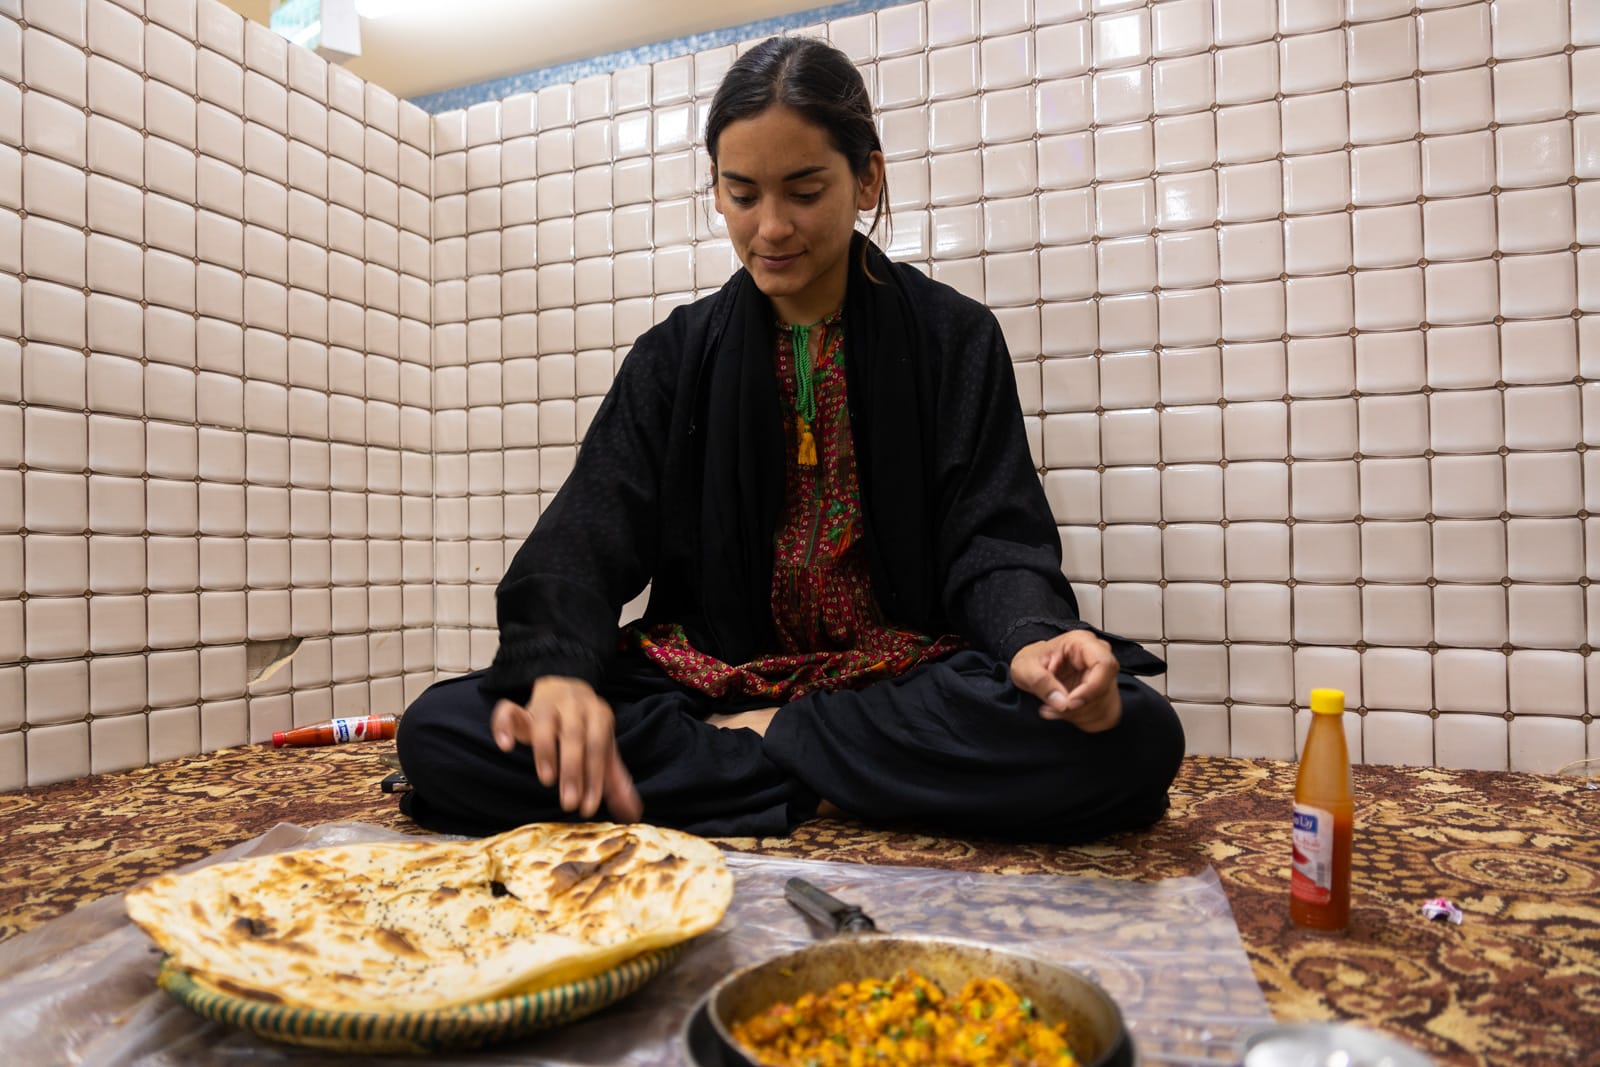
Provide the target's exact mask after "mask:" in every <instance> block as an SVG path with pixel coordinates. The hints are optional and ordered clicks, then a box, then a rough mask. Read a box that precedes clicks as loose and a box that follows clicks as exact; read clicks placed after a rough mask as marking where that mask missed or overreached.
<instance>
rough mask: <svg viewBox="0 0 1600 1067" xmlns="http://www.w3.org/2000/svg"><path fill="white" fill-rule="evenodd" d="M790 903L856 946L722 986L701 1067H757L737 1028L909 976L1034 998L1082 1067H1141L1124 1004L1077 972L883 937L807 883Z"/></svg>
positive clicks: (777, 963)
mask: <svg viewBox="0 0 1600 1067" xmlns="http://www.w3.org/2000/svg"><path fill="white" fill-rule="evenodd" d="M795 883H799V885H796V884H795ZM785 895H786V896H787V897H788V898H789V901H790V902H791V903H793V904H795V905H796V906H797V907H799V908H800V909H801V910H802V911H804V912H806V914H807V915H809V916H811V917H813V918H815V919H818V920H819V921H821V922H822V923H823V924H824V925H825V927H831V929H832V930H833V931H834V932H839V933H852V934H854V935H855V936H849V937H838V938H833V939H830V940H824V941H820V942H818V943H816V944H814V945H808V946H806V947H805V948H802V949H798V950H795V951H793V952H788V953H785V954H783V955H781V956H777V957H775V958H773V959H769V960H766V961H764V962H761V963H758V964H754V965H753V966H750V967H745V968H743V969H741V970H738V971H734V972H733V973H732V974H729V975H728V976H727V977H725V978H723V979H722V980H721V981H719V982H718V983H717V984H716V985H715V986H713V987H712V988H711V991H710V992H709V993H707V994H706V995H705V997H703V998H702V999H701V1001H700V1002H699V1004H697V1005H696V1007H695V1010H694V1012H693V1013H691V1015H690V1017H689V1020H688V1022H687V1023H686V1024H685V1026H684V1029H683V1035H682V1039H683V1045H684V1052H685V1054H686V1056H687V1057H688V1060H689V1062H690V1063H691V1064H694V1065H695V1067H759V1061H757V1060H755V1059H752V1058H751V1057H749V1056H748V1055H747V1054H746V1053H745V1052H744V1050H743V1048H742V1047H741V1046H740V1045H739V1044H738V1042H736V1041H735V1040H734V1039H733V1034H732V1026H733V1023H734V1022H736V1021H738V1020H740V1019H746V1018H749V1017H750V1016H752V1015H754V1014H756V1013H757V1012H760V1011H763V1010H765V1009H766V1008H768V1007H770V1006H771V1005H772V1004H774V1003H777V1002H778V1001H792V1000H794V999H795V998H796V997H798V996H800V995H801V994H803V993H808V992H820V991H822V990H825V989H830V988H832V987H833V986H835V985H837V984H838V983H840V982H844V981H856V980H859V979H861V978H864V977H878V978H886V977H888V976H889V975H891V974H894V973H896V972H898V971H900V970H902V969H904V968H906V967H911V968H914V969H915V970H917V971H918V972H919V973H921V974H922V975H923V976H925V977H927V978H929V979H930V980H932V981H934V982H937V983H938V984H939V985H940V986H941V987H943V988H944V989H947V990H951V991H954V990H957V989H960V988H961V986H962V985H963V984H964V983H966V981H967V980H968V979H970V978H977V977H983V976H992V977H998V978H1001V979H1003V980H1004V981H1005V982H1006V983H1007V984H1008V985H1010V986H1011V987H1012V988H1013V989H1016V990H1017V991H1018V992H1019V993H1021V994H1022V995H1024V996H1026V997H1029V998H1031V999H1032V1000H1033V1002H1034V1004H1035V1005H1037V1006H1038V1009H1039V1015H1040V1017H1041V1018H1043V1019H1047V1020H1049V1021H1051V1022H1066V1023H1067V1026H1068V1032H1069V1033H1070V1034H1071V1044H1072V1049H1073V1052H1074V1053H1076V1054H1077V1057H1078V1060H1079V1062H1080V1063H1081V1064H1083V1065H1084V1067H1132V1065H1133V1064H1135V1063H1136V1062H1137V1059H1136V1055H1135V1052H1134V1047H1133V1041H1132V1039H1131V1038H1130V1037H1129V1035H1128V1031H1127V1027H1126V1026H1124V1025H1123V1021H1122V1013H1121V1011H1119V1010H1118V1008H1117V1005H1116V1003H1115V1002H1114V1001H1113V1000H1112V999H1111V998H1110V997H1109V996H1107V995H1106V993H1105V991H1104V990H1103V989H1101V988H1100V987H1099V986H1098V985H1096V984H1095V983H1094V982H1093V981H1091V980H1090V979H1088V978H1086V977H1085V976H1083V975H1081V974H1079V973H1077V972H1076V971H1073V970H1070V969H1068V968H1066V967H1061V966H1057V965H1056V964H1052V963H1045V962H1044V961H1042V960H1037V959H1033V958H1031V957H1028V956H1021V955H1018V954H1016V953H1012V952H1005V951H1002V950H1000V949H997V948H993V947H992V946H989V945H984V944H980V943H978V942H974V941H961V940H957V939H954V938H941V937H898V936H889V935H885V934H879V933H877V932H876V929H875V927H874V926H873V924H872V920H871V919H869V918H867V916H866V915H865V914H864V913H863V912H862V911H861V909H859V908H855V907H851V906H850V905H847V904H844V903H843V902H841V901H839V900H836V899H835V898H833V897H831V896H829V895H828V894H826V893H824V892H822V891H821V890H820V889H817V888H816V887H815V886H812V885H810V884H809V883H807V882H804V881H803V880H802V879H798V878H794V879H790V882H789V885H788V886H787V887H786V888H785Z"/></svg>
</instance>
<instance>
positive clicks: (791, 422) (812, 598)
mask: <svg viewBox="0 0 1600 1067" xmlns="http://www.w3.org/2000/svg"><path fill="white" fill-rule="evenodd" d="M840 319H841V315H840V313H839V312H837V311H836V312H834V313H833V314H832V315H831V316H829V317H828V318H827V319H825V320H824V321H823V322H822V324H821V325H820V326H817V327H813V330H814V331H815V332H816V333H818V334H820V337H819V339H818V343H817V351H818V355H817V357H816V360H815V361H814V365H813V368H812V389H813V391H814V393H815V396H816V404H817V421H816V423H815V425H813V426H812V432H813V434H814V436H815V438H816V446H817V465H816V466H814V467H807V466H801V465H800V463H799V461H798V459H797V454H798V443H799V425H798V418H797V417H796V416H795V415H794V414H793V412H794V399H795V381H794V351H793V348H792V346H791V341H790V330H789V328H788V327H787V326H780V327H779V329H778V331H777V334H778V339H777V370H778V382H779V385H780V388H781V391H782V395H783V401H784V406H785V410H786V411H788V412H789V415H788V417H787V420H786V421H787V422H788V432H787V433H786V434H785V437H786V443H785V448H784V453H785V458H784V481H785V493H784V504H783V513H782V515H781V516H780V517H779V520H778V530H777V534H776V536H775V543H774V545H773V573H772V618H773V622H774V623H775V624H776V628H777V633H778V648H777V650H776V651H775V652H774V653H773V654H772V655H768V656H763V657H761V658H759V659H756V660H752V661H751V662H749V663H744V664H740V665H738V666H734V665H730V664H727V663H723V662H722V661H721V660H719V659H716V658H715V657H713V656H709V655H706V654H705V653H704V652H701V651H700V650H699V649H696V648H695V647H694V646H693V645H691V644H690V643H689V640H688V638H687V637H686V636H685V635H684V632H683V627H681V626H679V625H676V624H664V625H658V626H653V627H651V628H650V629H649V630H645V631H640V630H634V631H631V635H632V636H633V637H634V638H635V639H636V640H637V641H638V642H639V644H640V647H642V648H643V649H644V651H645V654H646V655H648V656H649V657H650V659H652V660H653V661H655V662H656V663H657V664H659V665H660V666H661V668H662V669H663V670H664V671H666V673H667V674H668V676H669V677H671V678H672V679H673V680H675V681H677V682H681V683H682V684H684V685H687V686H689V687H691V688H693V689H698V690H700V691H701V692H704V693H709V694H711V695H712V696H715V697H764V698H767V699H770V700H771V701H773V703H775V704H778V703H785V702H787V701H791V700H795V699H797V698H798V697H801V696H804V695H805V694H806V693H810V692H813V691H816V690H826V689H860V688H862V687H864V686H866V685H868V684H870V683H872V682H874V681H878V680H879V679H883V678H893V677H896V676H898V675H901V674H904V673H905V672H906V671H908V670H910V669H911V668H913V667H915V666H917V664H919V663H922V662H924V661H927V660H933V659H937V658H939V657H940V656H944V655H947V654H949V653H950V652H953V651H955V650H956V649H958V648H961V647H962V642H961V640H960V639H959V638H956V637H952V636H945V637H941V638H939V639H938V640H937V641H935V640H932V639H931V638H929V637H926V636H924V635H922V634H917V633H912V632H910V631H906V630H897V629H894V628H893V627H891V626H887V625H885V624H884V622H883V619H882V617H881V615H880V614H879V611H878V605H877V601H876V600H874V599H873V596H872V583H871V577H870V575H869V573H868V569H867V556H866V552H865V551H864V548H863V543H862V540H861V493H860V487H859V485H858V484H857V481H856V459H855V451H854V448H853V446H852V439H851V435H850V414H849V409H848V407H847V405H846V403H845V372H844V356H843V352H842V347H843V344H844V329H843V326H842V324H841V321H840Z"/></svg>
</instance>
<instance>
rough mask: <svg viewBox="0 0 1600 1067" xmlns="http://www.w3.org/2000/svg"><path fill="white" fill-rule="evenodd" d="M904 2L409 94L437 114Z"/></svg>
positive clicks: (875, 1)
mask: <svg viewBox="0 0 1600 1067" xmlns="http://www.w3.org/2000/svg"><path fill="white" fill-rule="evenodd" d="M905 2H906V0H845V2H843V3H838V4H828V5H827V6H826V7H814V8H811V9H809V10H806V11H796V12H794V13H793V14H789V15H777V16H774V17H773V18H769V19H761V20H759V21H757V22H747V23H745V24H744V25H742V26H729V27H728V28H727V29H722V30H707V31H706V32H705V33H695V34H691V35H689V36H688V37H678V38H675V39H673V40H670V41H657V42H655V43H653V44H646V45H640V46H639V47H637V48H627V49H624V50H622V51H620V52H610V53H608V54H606V55H603V56H592V57H590V58H589V59H578V60H574V61H573V62H571V63H562V64H560V65H559V66H554V67H541V68H540V69H538V70H530V71H528V72H527V73H526V74H512V75H510V76H508V77H505V78H495V79H492V80H490V81H484V82H478V83H476V84H475V85H463V86H461V87H459V88H456V89H444V90H441V91H440V92H437V93H428V94H426V95H423V96H413V97H411V98H410V100H411V103H413V104H415V105H417V106H418V107H420V108H421V109H422V110H424V111H427V112H430V113H432V114H435V115H437V114H440V113H442V112H445V111H455V110H456V109H457V108H464V107H471V106H472V105H473V104H481V103H483V102H484V101H486V100H504V99H505V98H506V97H508V96H516V95H517V94H518V93H530V92H533V91H534V90H536V89H543V88H544V87H545V86H547V85H566V84H569V83H571V82H575V81H579V80H580V79H583V78H587V77H589V76H590V75H592V74H610V73H611V72H612V71H614V70H621V69H623V68H625V67H636V66H639V65H640V64H644V63H655V62H658V61H660V60H663V59H674V58H676V57H678V56H685V55H690V54H692V53H695V52H703V51H705V50H706V49H708V48H720V47H721V46H723V45H725V44H737V43H738V42H740V41H748V40H751V39H753V38H757V37H771V36H774V35H775V34H780V33H783V32H784V31H786V30H792V29H794V28H795V27H797V26H810V25H813V24H814V23H818V22H826V21H828V20H829V19H840V18H847V17H849V16H850V15H860V14H862V13H864V12H867V11H876V10H878V9H879V8H883V7H895V6H897V5H899V4H903V3H905Z"/></svg>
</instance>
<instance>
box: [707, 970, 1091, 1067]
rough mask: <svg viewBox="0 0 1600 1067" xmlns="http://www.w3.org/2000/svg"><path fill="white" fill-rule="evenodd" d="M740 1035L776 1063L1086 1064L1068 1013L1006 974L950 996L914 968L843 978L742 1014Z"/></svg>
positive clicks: (809, 1066) (858, 1066) (895, 1066)
mask: <svg viewBox="0 0 1600 1067" xmlns="http://www.w3.org/2000/svg"><path fill="white" fill-rule="evenodd" d="M733 1036H734V1038H735V1039H736V1040H737V1041H738V1042H739V1043H740V1044H741V1045H743V1046H744V1048H745V1050H746V1051H747V1052H748V1053H749V1054H751V1055H753V1056H754V1057H755V1058H756V1059H757V1060H759V1061H760V1062H761V1063H763V1064H766V1065H768V1067H899V1065H906V1067H911V1065H930V1067H968V1065H972V1067H977V1065H989V1067H1078V1059H1077V1057H1076V1056H1074V1055H1073V1053H1072V1049H1071V1048H1070V1047H1069V1046H1068V1044H1067V1026H1066V1024H1065V1023H1055V1024H1053V1025H1052V1024H1049V1023H1044V1022H1040V1021H1039V1018H1038V1013H1037V1011H1036V1010H1035V1008H1034V1005H1033V1002H1032V1001H1031V1000H1029V999H1028V998H1027V997H1024V996H1020V995H1019V994H1018V993H1017V992H1016V991H1015V990H1013V989H1012V988H1011V987H1010V986H1009V985H1007V984H1006V983H1005V982H1004V981H1002V980H1000V979H999V978H974V979H972V980H971V981H969V982H967V984H966V985H965V986H963V987H962V989H961V992H960V993H959V994H958V995H956V996H954V997H952V996H947V995H946V994H945V992H944V990H942V989H940V988H939V986H938V985H936V984H935V983H933V982H930V981H929V980H928V979H926V978H924V977H922V976H921V975H920V974H918V973H916V972H915V971H913V970H904V971H901V972H900V973H899V974H896V975H895V976H894V977H892V978H890V979H888V980H887V981H880V980H877V979H872V978H868V979H863V980H862V981H859V982H841V983H839V984H838V985H836V986H834V987H833V988H832V989H830V990H828V991H826V992H824V993H820V994H819V993H806V994H804V995H802V996H801V997H800V998H799V999H797V1000H795V1001H794V1003H792V1004H791V1003H780V1004H774V1005H773V1006H772V1007H770V1008H768V1009H766V1010H765V1011H763V1012H761V1013H759V1014H757V1015H753V1016H751V1017H750V1018H748V1019H745V1020H743V1021H741V1022H738V1023H735V1024H734V1026H733Z"/></svg>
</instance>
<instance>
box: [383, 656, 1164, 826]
mask: <svg viewBox="0 0 1600 1067" xmlns="http://www.w3.org/2000/svg"><path fill="white" fill-rule="evenodd" d="M481 679H482V673H481V672H479V673H474V674H468V675H463V676H461V677H459V678H452V679H448V680H446V681H443V682H439V683H437V684H435V685H433V686H432V687H430V688H429V689H427V690H426V691H425V692H423V693H422V695H421V696H419V697H418V698H417V699H416V701H415V702H414V703H413V704H412V705H411V707H410V708H409V709H407V711H406V713H405V715H404V717H403V718H402V719H401V722H400V728H399V734H398V736H397V739H396V743H397V746H398V749H399V755H400V762H401V766H402V767H403V768H404V770H405V774H406V777H407V779H408V780H409V781H410V783H411V786H412V791H411V792H410V793H407V794H404V795H403V797H402V800H401V805H402V808H403V809H404V810H405V811H406V812H407V813H408V814H410V815H411V817H412V818H414V819H415V820H416V821H417V822H418V823H420V824H422V825H423V826H425V827H427V828H428V829H430V830H435V831H438V832H441V833H457V834H471V835H483V834H489V833H495V832H497V831H500V830H505V829H509V828H511V827H513V826H520V825H522V824H523V823H528V822H541V821H557V820H570V819H572V818H574V816H573V815H571V814H568V813H564V812H562V811H561V807H560V804H559V803H558V801H557V798H556V794H555V790H553V789H549V788H546V787H544V786H542V785H540V784H539V779H538V777H537V775H536V774H535V773H534V767H533V756H532V752H531V751H530V750H529V749H528V748H527V747H526V746H523V745H519V746H517V748H516V749H515V750H513V751H511V752H502V751H500V749H499V748H498V747H496V746H495V744H494V741H493V739H492V737H491V736H490V733H489V716H490V712H491V711H492V710H493V708H494V704H495V698H494V697H493V696H492V695H491V694H489V693H488V692H486V691H485V690H484V689H483V688H482V686H481V684H480V682H481ZM1117 684H1118V686H1119V687H1120V690H1121V695H1122V721H1121V722H1120V723H1119V724H1118V725H1117V726H1116V727H1114V728H1112V729H1110V730H1106V731H1104V732H1101V733H1085V732H1083V731H1082V730H1079V729H1078V728H1077V727H1076V726H1072V725H1070V724H1068V723H1064V722H1055V721H1050V720H1046V719H1042V718H1040V717H1039V702H1038V700H1036V699H1035V698H1034V697H1032V696H1029V695H1028V694H1025V693H1022V692H1019V691H1018V690H1017V689H1016V688H1015V687H1014V686H1013V685H1012V684H1011V681H1010V672H1009V670H1008V668H1007V666H1006V665H1005V664H1003V663H1000V662H998V661H996V660H995V659H993V658H992V657H990V656H987V655H985V654H983V653H980V652H974V651H963V652H958V653H956V654H954V655H952V656H949V657H947V658H945V659H943V660H940V661H939V662H936V663H931V664H924V665H923V666H921V667H918V668H916V669H915V670H912V671H910V672H908V673H907V674H905V675H903V676H901V677H899V678H895V679H890V680H887V681H883V682H879V683H877V684H875V685H872V686H870V687H868V688H866V689H862V690H860V691H846V692H837V693H813V694H811V695H810V696H806V697H802V698H801V699H799V700H796V701H794V702H793V703H790V704H787V705H785V706H784V707H783V708H782V709H781V710H780V711H779V712H778V714H777V716H776V717H775V718H774V719H773V721H772V724H771V726H770V727H769V728H768V730H767V733H766V736H765V737H764V738H763V737H762V736H760V735H758V734H757V733H755V731H753V730H727V729H721V728H719V727H715V726H711V725H709V724H707V723H706V722H705V721H704V720H705V718H706V716H707V715H709V714H711V713H713V712H727V711H734V710H741V708H740V707H737V706H729V705H727V704H726V703H721V702H716V701H713V700H712V699H711V698H710V697H707V696H706V695H704V694H702V693H697V692H694V691H692V690H689V689H687V688H685V687H683V686H680V685H678V684H677V683H675V682H673V681H671V680H670V679H668V678H666V676H665V675H663V674H662V673H661V672H660V671H659V670H658V669H656V668H655V667H654V665H653V664H650V663H648V662H647V661H645V660H643V659H642V658H638V659H635V660H630V661H629V662H626V663H624V664H623V665H622V667H621V668H620V669H619V670H617V671H614V672H613V676H612V678H611V680H609V681H608V682H607V684H606V685H605V686H603V687H602V690H601V696H603V697H605V698H606V699H607V700H608V701H610V703H611V706H612V710H613V712H614V713H615V716H616V731H617V747H618V751H619V752H620V754H621V756H622V760H623V762H624V763H625V764H626V765H627V767H628V769H629V771H631V772H632V774H633V779H634V784H635V785H636V786H637V787H638V790H639V795H640V798H641V800H642V801H643V803H644V819H645V821H646V822H650V823H654V824H657V825H661V826H670V827H675V828H677V829H682V830H687V831H689V832H691V833H696V834H702V835H706V836H734V837H738V836H772V835H782V834H786V833H788V832H789V830H790V829H791V828H792V827H794V826H795V824H797V823H799V822H801V821H804V820H805V819H807V818H810V817H811V816H812V815H814V814H815V813H816V809H817V803H818V798H820V797H826V798H827V799H828V800H830V801H832V802H833V803H834V804H836V805H837V806H838V807H840V808H842V809H843V810H845V811H847V812H851V813H855V814H859V815H861V816H862V817H865V818H868V819H870V820H871V821H873V822H876V823H892V824H907V825H914V826H918V827H920V828H925V829H929V830H932V831H934V832H939V833H944V834H956V835H964V836H979V837H1004V838H1013V839H1028V840H1038V841H1060V842H1072V841H1086V840H1090V839H1093V838H1097V837H1103V836H1105V835H1107V834H1111V833H1116V832H1119V831H1123V830H1132V829H1138V828H1141V827H1144V826H1148V825H1149V824H1151V823H1153V822H1154V821H1155V820H1157V819H1159V818H1160V817H1161V815H1162V813H1163V812H1165V811H1166V809H1167V787H1168V786H1170V785H1171V784H1172V780H1173V778H1174V777H1175V776H1176V775H1177V772H1178V764H1179V762H1180V760H1181V759H1182V758H1183V747H1184V740H1183V728H1182V726H1181V725H1180V724H1179V722H1178V716H1177V713H1176V712H1174V711H1173V710H1172V706H1171V705H1170V704H1168V703H1167V701H1166V699H1165V698H1163V697H1162V696H1161V695H1160V694H1158V693H1156V692H1155V691H1154V690H1153V689H1151V688H1150V687H1149V686H1147V685H1145V684H1144V683H1143V682H1141V681H1139V680H1138V679H1137V678H1135V677H1133V676H1132V675H1129V674H1126V673H1124V674H1122V675H1120V676H1119V677H1118V679H1117ZM750 706H752V705H751V704H749V703H746V704H745V705H743V707H746V708H747V707H750ZM756 706H758V705H756ZM604 817H606V816H605V813H604V811H603V810H602V813H601V815H600V816H597V818H604Z"/></svg>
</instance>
